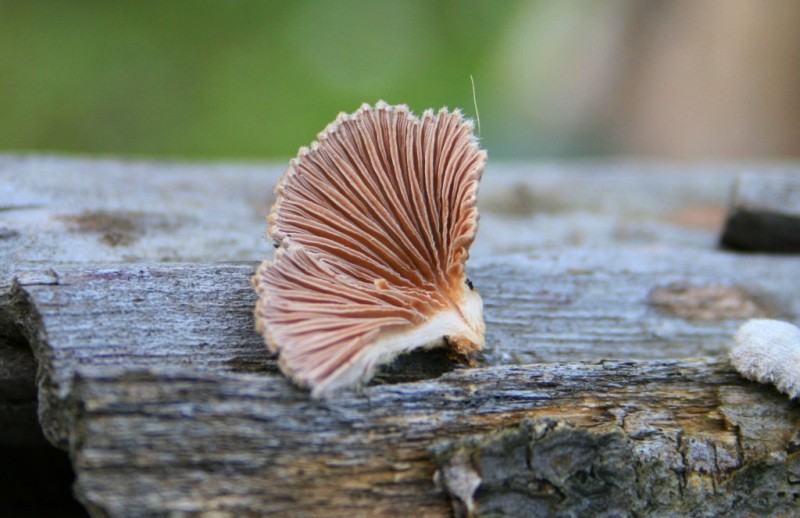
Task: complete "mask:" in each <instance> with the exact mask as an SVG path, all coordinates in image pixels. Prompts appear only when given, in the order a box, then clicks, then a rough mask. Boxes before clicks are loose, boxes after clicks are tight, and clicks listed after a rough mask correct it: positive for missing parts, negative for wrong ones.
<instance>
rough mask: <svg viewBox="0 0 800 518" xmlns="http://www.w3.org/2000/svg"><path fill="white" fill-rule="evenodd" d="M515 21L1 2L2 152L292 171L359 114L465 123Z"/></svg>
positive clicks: (462, 14) (338, 5) (391, 10)
mask: <svg viewBox="0 0 800 518" xmlns="http://www.w3.org/2000/svg"><path fill="white" fill-rule="evenodd" d="M515 5H517V2H499V1H491V0H472V1H464V0H444V1H424V0H395V1H369V0H343V1H334V2H327V1H323V0H302V1H255V0H236V1H230V2H226V1H212V0H203V1H198V0H191V1H188V0H179V1H176V0H171V1H164V2H102V1H88V0H87V1H70V2H63V1H61V0H47V1H44V0H36V1H31V2H23V1H11V2H8V1H4V0H0V150H19V151H31V150H47V151H66V152H77V153H100V154H103V153H108V154H112V153H113V154H121V155H156V156H183V157H197V158H265V157H267V158H270V157H287V156H291V155H294V154H295V152H296V151H297V148H298V147H299V146H301V145H307V144H308V143H310V142H311V141H312V140H314V138H315V137H316V133H317V132H318V131H320V130H322V129H323V128H324V127H325V125H326V124H327V123H328V122H330V121H331V120H333V118H334V117H335V116H336V114H337V113H338V112H339V111H354V110H355V109H356V108H357V107H358V106H359V105H360V104H361V103H362V102H369V103H374V102H375V101H377V100H378V99H384V100H386V101H387V102H390V103H406V104H408V105H409V106H410V107H411V108H412V109H413V110H414V111H415V112H421V111H422V110H423V109H425V108H428V107H435V108H438V107H440V106H449V107H451V108H452V107H455V106H460V107H462V108H463V109H464V111H465V112H466V113H467V114H468V115H470V116H474V109H473V100H472V86H471V83H470V75H473V76H474V77H475V80H476V83H477V85H478V100H479V102H480V100H481V93H482V91H481V85H482V82H483V81H484V75H485V74H486V73H487V70H488V68H487V65H488V61H490V60H491V56H492V55H493V52H495V51H496V47H497V45H498V41H499V35H500V33H501V29H502V28H503V27H504V26H505V25H506V24H507V23H508V22H509V19H510V18H511V17H513V15H514V7H515ZM479 107H480V104H479ZM482 115H483V114H482ZM484 129H485V128H484ZM485 140H486V141H487V142H486V143H487V145H488V146H489V147H491V144H492V142H491V139H489V138H488V136H487V138H486V139H485Z"/></svg>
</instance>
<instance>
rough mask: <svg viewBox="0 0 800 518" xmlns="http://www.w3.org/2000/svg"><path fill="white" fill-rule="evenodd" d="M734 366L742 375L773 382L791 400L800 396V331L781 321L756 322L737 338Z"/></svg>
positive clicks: (749, 321)
mask: <svg viewBox="0 0 800 518" xmlns="http://www.w3.org/2000/svg"><path fill="white" fill-rule="evenodd" d="M730 359H731V364H733V366H734V367H735V368H736V370H737V371H739V374H741V375H742V376H744V377H745V378H747V379H751V380H754V381H758V382H759V383H772V384H773V385H775V386H776V387H777V388H778V390H780V391H781V392H783V393H785V394H788V395H789V397H790V398H796V397H798V396H800V328H798V327H797V326H794V325H792V324H789V323H788V322H781V321H779V320H769V319H753V320H748V321H747V322H745V323H744V324H743V325H742V326H741V327H740V328H739V330H738V331H737V332H736V335H735V336H734V345H733V347H732V348H731V351H730Z"/></svg>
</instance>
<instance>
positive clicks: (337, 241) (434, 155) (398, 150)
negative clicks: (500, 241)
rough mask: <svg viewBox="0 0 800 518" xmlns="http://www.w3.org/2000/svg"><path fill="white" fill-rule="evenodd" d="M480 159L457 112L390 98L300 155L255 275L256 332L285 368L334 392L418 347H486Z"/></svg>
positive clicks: (343, 122) (332, 129)
mask: <svg viewBox="0 0 800 518" xmlns="http://www.w3.org/2000/svg"><path fill="white" fill-rule="evenodd" d="M485 163H486V152H485V151H483V150H481V149H480V148H479V146H478V140H477V139H476V138H475V136H474V132H473V124H472V122H471V121H469V120H467V119H465V118H464V117H463V116H462V115H461V113H460V112H459V111H458V110H455V111H453V112H449V111H448V110H447V109H442V110H440V111H439V112H438V113H434V112H433V111H432V110H427V111H426V112H425V113H424V114H423V115H422V117H416V116H414V115H413V114H412V113H411V112H410V111H409V109H408V107H406V106H404V105H399V106H391V105H388V104H386V103H384V102H378V103H377V104H376V105H375V106H374V107H372V106H369V105H366V104H365V105H363V106H362V107H361V108H360V109H359V110H358V111H357V112H355V113H354V114H350V115H348V114H344V113H342V114H340V115H339V116H338V117H337V119H336V120H335V121H334V122H333V123H331V124H330V125H329V126H328V127H327V128H326V129H325V130H324V131H323V132H322V133H320V134H319V135H318V141H317V142H314V143H313V144H311V146H310V148H301V149H300V151H299V153H298V156H297V158H295V159H293V160H292V161H291V162H290V165H289V169H288V171H287V172H286V174H285V175H284V177H283V178H282V179H281V181H280V182H279V183H278V186H277V188H276V190H275V192H276V194H277V201H276V202H275V204H274V205H273V207H272V210H271V212H270V214H269V217H268V234H269V237H270V238H272V240H273V241H274V242H275V243H276V245H277V248H276V250H275V257H274V259H273V260H272V261H264V262H263V263H262V264H261V266H260V267H259V268H258V271H257V272H256V275H255V277H254V278H253V283H254V285H255V288H256V292H257V293H258V302H257V304H256V309H255V319H256V328H257V329H258V331H259V332H261V333H262V334H263V335H264V338H265V341H266V343H267V345H268V347H269V348H270V350H272V351H273V352H276V353H278V355H279V364H280V366H281V369H282V370H283V372H284V373H286V374H287V375H288V376H289V377H291V378H292V379H293V380H294V381H295V382H296V383H298V384H300V385H302V386H305V387H309V388H310V389H311V391H312V395H313V396H315V397H325V396H328V395H330V394H331V393H333V392H335V391H336V390H338V389H343V388H347V387H352V386H356V385H359V384H361V383H364V382H366V381H368V380H369V379H370V377H371V376H372V375H373V374H374V372H375V369H376V367H377V366H378V365H381V364H385V363H388V362H390V361H391V360H392V359H393V358H394V357H395V356H397V355H398V354H401V353H404V352H407V351H410V350H412V349H417V348H422V347H435V346H442V345H446V346H449V347H452V348H453V349H455V351H456V352H458V353H460V354H462V355H468V354H469V353H471V352H473V351H476V350H478V349H480V348H481V347H482V346H483V343H484V338H483V335H484V321H483V302H482V301H481V297H480V295H479V294H478V292H477V291H476V290H473V289H472V284H471V282H469V281H468V280H467V278H466V274H465V271H464V263H465V262H466V260H467V258H468V255H469V253H468V252H469V247H470V245H471V244H472V241H473V240H474V238H475V233H476V231H477V228H478V210H477V207H476V201H477V193H478V184H479V182H480V178H481V175H482V173H483V168H484V165H485ZM445 336H446V337H447V340H445V339H444V337H445Z"/></svg>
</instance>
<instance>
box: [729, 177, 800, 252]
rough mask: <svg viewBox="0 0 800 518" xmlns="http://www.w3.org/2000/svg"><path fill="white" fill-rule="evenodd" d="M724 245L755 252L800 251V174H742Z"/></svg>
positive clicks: (730, 210)
mask: <svg viewBox="0 0 800 518" xmlns="http://www.w3.org/2000/svg"><path fill="white" fill-rule="evenodd" d="M722 245H723V246H727V247H729V248H734V249H738V250H749V251H756V252H782V253H800V178H798V176H797V174H793V173H784V174H767V173H763V172H762V173H749V174H743V175H741V176H740V177H739V179H738V180H737V182H736V186H735V188H734V192H733V198H732V200H731V205H730V208H729V210H728V216H727V218H726V220H725V228H724V230H723V233H722Z"/></svg>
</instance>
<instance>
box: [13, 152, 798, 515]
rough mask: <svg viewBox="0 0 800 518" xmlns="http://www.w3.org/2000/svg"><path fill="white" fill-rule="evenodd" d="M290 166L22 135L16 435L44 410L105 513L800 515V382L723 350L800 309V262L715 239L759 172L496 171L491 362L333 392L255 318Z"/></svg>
mask: <svg viewBox="0 0 800 518" xmlns="http://www.w3.org/2000/svg"><path fill="white" fill-rule="evenodd" d="M282 169H283V168H282V167H261V166H257V165H252V166H234V165H226V164H219V165H210V166H209V165H187V164H179V163H173V164H156V163H145V162H123V161H118V160H82V159H63V158H51V157H13V156H5V157H4V156H0V193H2V194H3V196H0V215H2V218H3V219H2V220H0V425H3V426H0V431H1V432H2V433H1V434H0V442H2V443H3V444H0V447H6V446H8V445H11V446H10V447H13V444H18V443H19V441H23V442H25V441H33V443H37V441H38V443H37V444H39V445H41V444H43V441H42V439H41V435H38V436H36V437H38V439H35V436H34V435H33V433H36V434H40V432H39V430H38V429H36V428H35V425H36V418H35V414H34V412H35V410H36V405H37V404H38V413H39V421H40V424H41V426H42V429H43V431H44V433H45V435H46V437H47V438H48V439H49V440H50V441H52V442H53V443H55V444H58V445H59V446H61V447H62V448H64V449H66V450H67V451H68V452H69V455H70V458H71V460H72V464H73V467H74V469H75V472H76V475H77V481H76V485H75V491H76V493H77V495H78V496H79V498H80V499H81V501H82V502H83V503H84V504H85V505H86V507H87V509H88V510H89V511H90V512H92V513H93V514H94V515H97V516H106V515H111V516H144V515H148V516H150V515H184V514H197V513H203V512H213V511H221V512H226V513H230V514H231V515H242V514H267V513H282V514H284V515H302V516H345V515H346V516H366V515H376V514H377V515H380V514H383V515H401V516H402V515H411V514H414V515H420V516H428V515H432V516H441V515H447V514H449V513H450V512H451V510H452V509H455V510H456V511H459V512H462V513H473V514H476V515H503V514H507V515H515V514H516V515H531V514H536V513H541V514H544V513H552V514H558V515H563V516H577V515H582V514H587V513H594V512H595V511H598V512H599V511H603V512H607V513H613V512H615V511H619V512H618V515H633V514H648V513H649V514H655V515H659V514H661V515H674V514H678V513H680V514H690V515H720V516H722V515H734V516H735V515H747V514H758V515H769V514H773V515H777V514H780V513H783V514H784V515H792V514H797V513H798V512H799V511H798V504H797V501H798V500H797V497H796V495H797V493H798V491H797V490H796V489H795V488H796V487H800V467H798V459H797V455H798V453H796V451H797V449H798V448H800V436H798V431H797V428H798V424H799V423H800V415H798V410H797V408H796V404H795V403H792V402H790V401H789V400H788V399H787V398H785V397H784V396H782V395H781V394H779V393H778V392H777V391H775V390H774V389H772V388H771V387H767V386H760V385H757V384H754V383H751V382H748V381H745V380H743V379H741V378H740V377H739V376H738V375H736V373H735V372H734V371H732V370H731V369H730V368H729V367H728V366H727V363H726V362H725V360H724V349H725V347H726V346H727V344H728V341H729V340H730V335H731V333H732V332H733V331H734V330H735V328H736V327H737V326H738V325H739V324H740V323H741V322H742V321H744V320H746V319H747V318H751V317H754V316H769V317H775V318H781V319H784V320H788V321H790V322H793V323H798V322H799V321H800V296H798V293H797V283H796V282H795V281H796V279H798V278H800V261H798V260H797V257H796V256H795V257H792V256H789V255H783V256H765V255H737V254H732V253H726V252H719V251H714V250H713V248H714V246H715V243H716V242H717V241H718V234H717V233H718V228H719V226H720V225H721V223H722V220H723V216H724V206H725V199H726V197H727V196H728V193H729V190H730V186H731V185H732V184H733V180H734V178H735V173H737V172H738V168H737V167H723V166H720V167H709V166H702V167H697V168H695V169H694V170H690V169H688V168H687V170H686V171H683V170H682V171H681V172H676V169H675V167H674V166H669V165H663V166H655V165H641V164H635V163H634V164H600V165H594V166H592V165H587V164H578V163H575V164H568V165H565V164H561V165H553V166H548V165H540V166H536V167H532V166H528V165H524V164H519V165H512V164H506V165H502V166H500V167H498V166H492V165H490V166H489V169H488V170H487V173H486V176H485V177H484V185H483V187H482V192H481V204H482V206H481V211H482V219H481V230H480V232H479V235H478V240H477V241H476V243H475V246H474V248H473V251H472V259H471V261H470V263H469V264H468V266H469V270H470V272H469V273H470V277H471V278H472V280H473V281H474V283H475V286H476V287H477V288H478V289H480V290H481V292H482V295H483V298H484V301H485V303H486V318H487V348H486V350H485V352H484V354H483V356H482V357H481V358H480V367H479V368H476V369H465V368H462V367H460V366H458V365H456V364H455V363H453V362H451V360H450V359H449V358H448V357H447V355H446V354H443V353H442V352H441V351H430V352H420V353H416V354H412V355H408V356H404V357H401V358H399V359H398V360H397V361H396V362H395V363H394V364H393V365H391V366H388V367H387V368H385V369H384V370H383V371H382V372H381V373H380V374H379V375H378V376H377V378H376V379H375V380H374V382H373V383H372V384H371V385H370V386H368V387H366V388H364V389H362V390H360V391H355V392H346V393H342V394H340V395H338V396H337V397H336V398H334V399H333V400H331V401H327V402H318V401H312V400H310V399H309V398H308V394H307V393H306V392H304V391H301V390H298V389H296V388H294V387H293V386H292V385H291V384H290V383H289V382H288V381H287V380H286V378H285V377H283V376H282V375H280V374H279V373H278V371H277V368H276V366H275V361H274V358H273V357H272V356H270V355H269V354H268V353H267V351H266V349H265V347H264V346H263V344H262V340H261V338H260V337H259V336H258V335H257V334H256V333H255V332H254V331H253V329H252V308H253V303H254V300H255V295H254V293H253V291H252V288H251V286H250V276H251V275H252V273H253V271H254V268H255V264H256V261H257V260H259V259H261V258H262V257H263V256H264V255H266V254H267V250H268V248H269V246H268V244H267V243H266V242H265V240H264V239H263V237H262V236H263V231H264V226H265V225H264V220H263V216H264V213H265V212H266V210H267V207H268V203H269V196H268V193H269V192H270V190H271V188H272V185H274V182H275V180H276V179H277V177H278V176H279V174H280V172H281V170H282ZM700 172H702V173H703V174H698V173H700ZM161 261H170V262H162V263H160V262H161ZM172 261H182V262H180V263H175V262H172ZM220 261H228V262H220ZM230 261H240V262H230ZM98 263H102V264H98ZM12 278H16V281H14V283H13V286H12ZM28 345H29V346H30V348H31V349H32V351H33V356H31V355H30V354H28V353H27V352H26V350H25V347H28ZM698 356H703V357H706V359H694V360H692V359H686V358H689V357H698ZM34 361H35V362H36V363H37V364H38V366H37V367H36V379H37V383H38V396H39V397H38V403H37V399H36V394H35V390H34V387H33V372H34ZM9 401H14V402H16V403H15V404H19V405H21V406H19V407H18V408H23V407H24V411H23V412H22V414H16V416H15V414H14V413H13V412H12V411H9V409H10V408H12V407H10V406H8V404H7V403H8V402H9ZM23 414H24V415H23ZM23 422H24V423H23ZM14 423H19V424H20V426H19V427H16V425H15V424H14ZM25 423H27V424H25ZM6 424H11V425H12V427H10V428H5V427H4V426H5V425H6ZM15 441H17V442H15ZM34 447H35V448H39V447H38V446H34ZM9 451H10V450H9ZM20 451H21V450H20ZM36 451H37V452H39V451H42V450H40V449H37V450H36ZM37 455H38V454H37ZM31 456H32V457H35V455H33V454H32V455H31ZM14 458H16V457H14ZM42 458H44V457H42ZM626 461H627V462H626ZM41 465H43V464H35V463H31V464H30V466H41ZM54 465H55V461H54ZM3 475H5V472H3ZM434 479H436V481H437V482H436V483H434ZM451 502H453V503H451Z"/></svg>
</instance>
